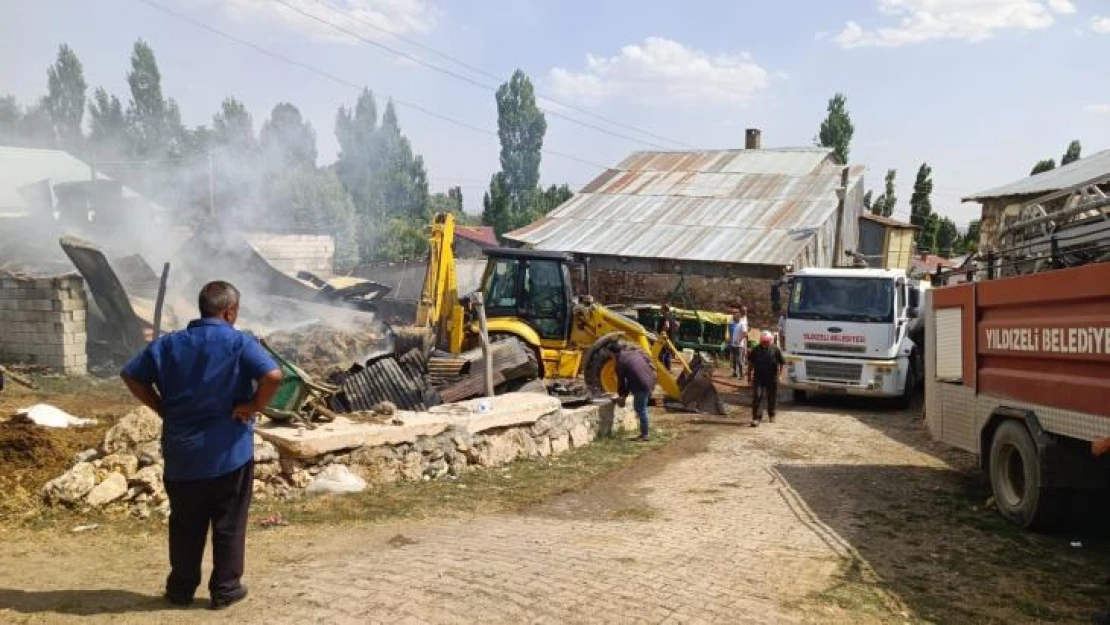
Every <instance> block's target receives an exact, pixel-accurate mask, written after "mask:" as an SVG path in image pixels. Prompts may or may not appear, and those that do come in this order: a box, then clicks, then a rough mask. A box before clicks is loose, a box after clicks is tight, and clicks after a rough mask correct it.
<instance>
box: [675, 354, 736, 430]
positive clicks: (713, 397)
mask: <svg viewBox="0 0 1110 625" xmlns="http://www.w3.org/2000/svg"><path fill="white" fill-rule="evenodd" d="M678 388H679V389H681V391H682V407H683V408H685V409H686V410H690V411H692V412H698V413H701V414H713V415H723V414H725V407H724V405H722V404H721V396H720V395H718V394H717V387H715V386H713V368H712V367H711V366H710V365H709V363H707V362H706V361H705V359H704V358H702V357H701V355H700V354H698V355H696V356H694V358H693V360H691V361H690V371H689V372H687V371H683V372H682V374H681V375H679V376H678Z"/></svg>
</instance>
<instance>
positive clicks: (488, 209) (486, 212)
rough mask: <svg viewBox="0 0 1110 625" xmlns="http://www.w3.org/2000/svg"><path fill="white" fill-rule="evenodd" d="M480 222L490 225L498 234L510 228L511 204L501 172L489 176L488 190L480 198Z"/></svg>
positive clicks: (503, 175)
mask: <svg viewBox="0 0 1110 625" xmlns="http://www.w3.org/2000/svg"><path fill="white" fill-rule="evenodd" d="M482 223H483V224H485V225H487V226H492V227H493V230H494V232H496V233H497V234H498V235H501V234H502V233H505V232H508V231H510V230H512V206H511V200H510V199H509V190H508V188H507V186H506V184H505V174H504V173H503V172H497V173H496V174H494V175H493V176H492V177H491V178H490V182H489V191H487V192H486V194H485V197H483V198H482Z"/></svg>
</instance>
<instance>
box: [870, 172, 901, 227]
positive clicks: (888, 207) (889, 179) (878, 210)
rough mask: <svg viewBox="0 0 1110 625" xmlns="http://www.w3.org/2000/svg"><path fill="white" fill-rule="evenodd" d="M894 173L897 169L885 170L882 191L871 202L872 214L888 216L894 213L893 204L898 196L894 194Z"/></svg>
mask: <svg viewBox="0 0 1110 625" xmlns="http://www.w3.org/2000/svg"><path fill="white" fill-rule="evenodd" d="M896 175H897V170H894V169H888V170H886V179H885V188H884V190H883V193H882V194H881V195H880V196H879V197H877V198H875V199H874V200H872V202H871V212H872V214H875V215H879V216H880V217H890V216H891V215H893V214H894V205H895V204H896V203H897V202H898V197H897V196H896V195H895V194H894V178H895V176H896Z"/></svg>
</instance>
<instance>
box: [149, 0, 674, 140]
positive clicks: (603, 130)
mask: <svg viewBox="0 0 1110 625" xmlns="http://www.w3.org/2000/svg"><path fill="white" fill-rule="evenodd" d="M143 1H145V0H143ZM273 1H274V2H276V3H278V4H280V5H282V6H283V7H285V8H287V9H289V10H290V11H293V12H295V13H298V14H300V15H303V16H304V17H307V18H309V19H311V20H315V21H317V22H319V23H321V24H324V25H325V26H330V27H331V28H333V29H335V30H337V31H339V32H341V33H344V34H346V35H349V36H351V37H354V38H355V39H358V40H359V41H362V42H364V43H366V44H369V45H372V46H374V47H376V48H381V49H382V50H385V51H386V52H389V53H391V54H394V55H396V56H399V57H401V58H403V59H405V60H408V61H412V62H413V63H416V64H418V65H422V66H424V67H427V68H428V69H430V70H432V71H435V72H439V73H441V74H443V75H445V76H450V77H452V78H455V79H456V80H461V81H463V82H465V83H467V84H469V85H472V86H475V87H478V88H479V89H485V90H487V91H491V92H494V93H496V92H497V87H495V86H493V85H489V84H486V83H483V82H480V81H477V80H474V79H473V78H470V77H469V76H464V75H462V74H459V73H458V72H454V71H452V70H450V69H447V68H446V67H441V66H439V65H435V64H433V63H429V62H428V61H425V60H424V59H422V58H420V57H418V56H415V55H412V54H409V53H408V52H404V51H402V50H397V49H396V48H391V47H389V46H387V45H385V44H384V43H382V42H380V41H374V40H373V39H369V38H367V37H363V36H362V35H360V34H358V33H357V32H355V31H353V30H350V29H349V28H345V27H343V26H341V25H339V24H336V23H335V22H329V21H328V20H326V19H324V18H322V17H320V16H318V15H313V14H312V13H309V12H307V11H304V10H302V9H300V8H298V7H296V6H293V5H292V4H289V3H288V2H287V1H286V0H273ZM544 112H545V113H547V114H548V115H551V116H552V117H558V118H559V119H563V120H565V121H568V122H571V123H572V124H578V125H579V126H582V127H584V128H589V129H591V130H596V131H597V132H601V133H604V134H607V135H609V136H611V137H616V138H618V139H624V140H625V141H631V142H633V143H639V144H641V145H646V146H649V147H653V148H657V149H660V150H664V151H669V150H670V148H668V147H666V146H663V145H659V144H658V143H652V142H651V141H645V140H643V139H637V138H636V137H632V136H629V135H626V134H622V133H619V132H616V131H612V130H609V129H607V128H602V127H601V126H598V125H596V124H591V123H590V122H584V121H582V120H579V119H574V118H573V117H569V116H567V115H563V114H562V113H559V112H558V111H553V110H550V109H548V110H546V111H544Z"/></svg>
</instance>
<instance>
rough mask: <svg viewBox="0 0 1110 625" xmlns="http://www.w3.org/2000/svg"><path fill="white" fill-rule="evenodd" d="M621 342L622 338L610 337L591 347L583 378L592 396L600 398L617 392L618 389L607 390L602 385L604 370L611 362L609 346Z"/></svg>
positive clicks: (587, 355) (597, 341)
mask: <svg viewBox="0 0 1110 625" xmlns="http://www.w3.org/2000/svg"><path fill="white" fill-rule="evenodd" d="M620 342H621V337H620V336H615V335H609V336H603V337H601V338H599V339H598V340H596V341H594V344H593V345H591V346H590V351H589V352H587V354H586V366H585V367H583V368H582V377H583V379H584V380H585V382H586V390H587V391H589V393H590V395H591V396H593V397H598V396H602V395H608V394H610V393H616V392H617V389H606V388H605V387H604V385H603V384H602V369H603V368H604V367H605V365H606V363H608V362H609V349H608V347H609V344H610V343H620Z"/></svg>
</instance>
